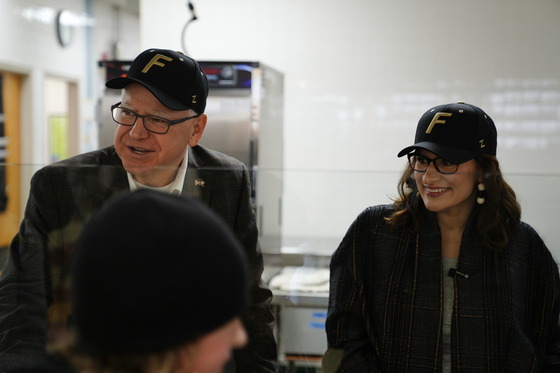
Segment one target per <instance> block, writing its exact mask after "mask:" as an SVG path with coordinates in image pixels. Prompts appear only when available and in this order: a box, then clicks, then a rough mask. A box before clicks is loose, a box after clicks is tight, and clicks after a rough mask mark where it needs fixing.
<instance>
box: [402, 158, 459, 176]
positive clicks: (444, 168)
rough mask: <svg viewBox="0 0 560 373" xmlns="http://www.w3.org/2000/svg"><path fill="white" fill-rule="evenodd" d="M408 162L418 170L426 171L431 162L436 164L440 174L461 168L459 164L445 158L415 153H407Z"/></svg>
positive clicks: (453, 171)
mask: <svg viewBox="0 0 560 373" xmlns="http://www.w3.org/2000/svg"><path fill="white" fill-rule="evenodd" d="M407 156H408V164H409V165H410V167H411V168H412V169H413V170H414V171H416V172H426V170H427V169H428V166H430V163H433V164H434V167H435V168H436V170H437V172H439V173H440V174H445V175H449V174H454V173H455V172H457V169H459V165H458V164H455V163H451V162H448V161H446V160H445V159H443V158H435V159H430V158H427V157H424V156H421V155H416V154H414V153H412V154H411V153H409V154H407Z"/></svg>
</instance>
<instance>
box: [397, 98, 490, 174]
mask: <svg viewBox="0 0 560 373" xmlns="http://www.w3.org/2000/svg"><path fill="white" fill-rule="evenodd" d="M496 146H497V132H496V126H495V125H494V121H493V120H492V118H490V116H489V115H488V114H486V113H485V112H484V111H483V110H482V109H481V108H479V107H477V106H475V105H471V104H467V103H464V102H462V101H459V102H457V103H451V104H444V105H438V106H435V107H433V108H431V109H429V110H428V111H426V112H425V113H424V114H423V115H422V117H421V118H420V120H419V121H418V127H417V128H416V136H415V138H414V145H410V146H407V147H406V148H404V149H403V150H401V151H400V152H399V154H398V156H399V157H402V156H403V155H406V154H408V153H410V152H412V151H414V150H416V149H426V150H428V151H430V152H432V153H434V154H436V155H437V156H438V157H441V158H443V159H445V160H446V161H448V162H451V163H455V164H459V163H463V162H467V161H468V160H471V159H473V158H475V157H476V156H477V155H478V154H490V155H496Z"/></svg>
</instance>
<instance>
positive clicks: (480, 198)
mask: <svg viewBox="0 0 560 373" xmlns="http://www.w3.org/2000/svg"><path fill="white" fill-rule="evenodd" d="M477 188H478V194H477V196H476V203H478V204H479V205H484V202H485V197H486V186H485V185H484V183H478V186H477Z"/></svg>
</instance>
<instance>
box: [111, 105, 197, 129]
mask: <svg viewBox="0 0 560 373" xmlns="http://www.w3.org/2000/svg"><path fill="white" fill-rule="evenodd" d="M120 104H121V103H120V102H118V103H116V104H114V105H112V106H111V114H112V115H113V120H114V121H115V122H117V123H118V124H121V125H123V126H128V127H132V126H134V124H135V123H136V120H137V119H138V118H142V123H143V124H144V128H146V129H147V130H148V131H150V132H153V133H158V134H160V135H163V134H165V133H167V131H169V126H172V125H174V124H178V123H182V122H184V121H187V120H189V119H193V118H196V117H198V116H199V115H200V114H196V115H193V116H190V117H186V118H182V119H175V120H170V119H165V118H162V117H158V116H156V115H140V114H138V113H135V112H134V111H132V110H130V109H127V108H124V107H120V106H119V105H120Z"/></svg>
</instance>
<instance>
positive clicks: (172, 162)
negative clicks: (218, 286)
mask: <svg viewBox="0 0 560 373" xmlns="http://www.w3.org/2000/svg"><path fill="white" fill-rule="evenodd" d="M106 86H107V87H109V88H112V89H122V94H121V100H120V102H117V103H115V104H114V105H112V107H111V108H110V110H111V112H112V116H113V120H114V121H115V122H116V124H115V125H116V130H115V139H114V146H108V147H106V148H103V149H99V150H96V151H93V152H89V153H85V154H81V155H78V156H75V157H72V158H69V159H66V160H63V161H60V162H57V163H55V164H52V165H49V166H46V167H44V168H42V169H40V170H39V171H37V172H36V173H35V174H34V175H33V178H32V180H31V189H30V195H29V199H28V201H27V206H26V210H25V215H24V218H23V221H22V224H21V226H20V230H19V232H18V234H17V235H16V237H15V238H14V239H13V240H12V242H11V244H10V247H9V258H8V261H7V264H6V266H5V267H4V271H3V273H2V276H1V277H0V369H1V368H10V367H14V366H17V364H19V363H21V362H25V361H26V360H27V359H28V358H30V357H32V356H35V355H40V354H42V353H44V350H45V346H46V345H48V344H51V343H52V342H54V341H55V340H56V339H57V338H58V336H59V335H60V334H61V333H62V332H63V331H64V330H65V329H66V328H67V326H68V325H69V324H70V323H71V320H72V316H71V312H70V292H69V285H68V284H69V281H68V273H69V267H70V262H71V258H72V255H71V253H72V248H73V246H74V242H75V239H76V237H78V235H79V234H80V232H81V229H82V227H83V225H84V223H86V222H87V221H88V220H89V218H90V217H91V216H92V215H93V214H94V213H95V212H96V211H98V210H99V209H100V208H101V207H102V206H103V205H104V204H105V203H106V201H108V200H109V199H110V198H111V197H113V196H115V195H117V194H120V193H127V192H130V191H133V190H136V189H142V188H147V189H155V190H158V191H162V192H166V193H171V194H180V195H184V196H192V197H194V198H197V199H199V200H200V201H202V202H203V203H204V204H206V205H207V206H209V207H210V208H211V209H212V210H214V211H215V212H216V213H217V214H218V215H219V216H221V218H222V219H224V221H225V222H226V224H227V225H228V226H229V227H230V228H231V229H232V230H233V231H234V233H235V235H236V237H237V238H238V240H239V241H240V242H241V244H242V245H243V247H244V249H245V253H246V255H247V258H248V261H249V269H250V271H249V284H250V295H251V298H250V299H251V303H250V304H249V305H248V307H247V309H246V310H245V311H244V313H243V322H244V326H245V327H246V329H247V333H248V336H249V341H248V344H247V346H246V348H244V349H241V350H238V351H236V352H235V355H234V359H233V360H232V361H231V362H230V364H228V367H227V370H226V371H227V372H234V371H236V370H237V372H263V373H266V372H274V371H276V365H277V363H276V358H277V351H276V342H275V339H274V334H273V325H274V319H273V315H272V312H271V310H270V301H271V299H272V293H271V292H270V290H269V289H267V288H266V287H265V285H264V284H263V283H262V281H261V274H262V271H263V258H262V253H261V251H260V247H259V243H258V232H257V224H256V218H255V213H254V210H253V206H252V203H251V185H250V179H249V173H248V170H247V168H246V166H245V165H244V164H243V163H241V162H240V161H238V160H236V159H234V158H231V157H229V156H227V155H225V154H222V153H219V152H217V151H213V150H210V149H208V148H205V147H203V146H200V145H199V141H200V139H201V137H202V134H203V132H204V128H205V126H206V123H207V120H208V118H207V116H206V114H204V110H205V107H206V99H207V96H208V81H207V77H206V75H205V74H204V72H203V71H202V69H201V67H200V65H199V64H198V63H197V62H196V61H195V60H193V59H192V58H190V57H187V56H186V55H184V54H182V53H180V52H175V51H171V50H166V49H147V50H145V51H144V52H142V53H140V54H139V55H138V56H137V57H136V58H135V59H134V61H133V62H132V64H131V66H130V69H129V71H128V73H127V76H126V77H118V78H114V79H111V80H109V81H108V82H107V83H106ZM107 110H109V108H107ZM187 224H188V223H185V226H186V225H187ZM123 270H126V268H123ZM223 281H224V282H227V281H229V280H228V279H227V278H224V279H223Z"/></svg>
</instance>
